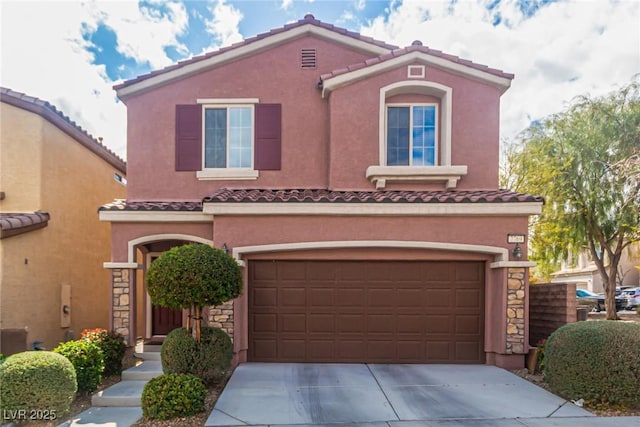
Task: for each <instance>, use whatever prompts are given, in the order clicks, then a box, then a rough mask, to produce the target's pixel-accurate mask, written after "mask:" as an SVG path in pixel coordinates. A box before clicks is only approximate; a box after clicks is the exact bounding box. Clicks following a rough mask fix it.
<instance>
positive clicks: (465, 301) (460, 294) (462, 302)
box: [455, 289, 480, 309]
mask: <svg viewBox="0 0 640 427" xmlns="http://www.w3.org/2000/svg"><path fill="white" fill-rule="evenodd" d="M455 292H456V307H466V308H476V309H479V308H480V289H456V291H455Z"/></svg>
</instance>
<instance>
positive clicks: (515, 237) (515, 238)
mask: <svg viewBox="0 0 640 427" xmlns="http://www.w3.org/2000/svg"><path fill="white" fill-rule="evenodd" d="M525 237H526V236H525V235H524V234H511V233H509V234H507V243H511V244H513V243H515V245H516V247H515V248H513V250H512V251H511V254H512V255H513V257H514V258H515V259H521V258H522V248H521V247H520V243H524V241H525Z"/></svg>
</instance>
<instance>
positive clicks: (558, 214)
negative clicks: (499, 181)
mask: <svg viewBox="0 0 640 427" xmlns="http://www.w3.org/2000/svg"><path fill="white" fill-rule="evenodd" d="M506 161H507V162H508V166H507V169H506V174H504V175H503V184H505V185H507V186H510V187H511V188H512V189H514V190H516V191H521V192H526V193H534V194H540V195H542V196H544V198H545V205H544V206H543V210H542V215H541V216H539V217H537V218H535V219H533V220H532V223H531V226H532V227H531V233H532V236H531V246H532V259H534V260H535V261H537V262H538V263H539V267H540V270H541V272H542V273H543V274H547V275H548V273H550V272H551V271H553V270H554V268H556V267H557V266H558V265H559V262H560V261H561V260H563V259H567V256H568V254H569V253H570V252H573V253H576V252H580V251H583V250H587V251H588V252H589V253H590V255H591V257H592V259H593V261H594V263H595V265H596V266H597V269H598V272H599V274H600V276H601V278H602V282H603V285H604V290H605V306H606V309H607V319H616V318H617V314H616V311H615V288H616V283H617V276H618V274H619V269H618V265H619V262H620V258H621V256H622V254H623V252H624V251H625V250H626V249H627V248H628V247H629V246H630V245H631V244H632V243H634V242H637V241H639V240H640V81H639V80H638V78H635V79H634V80H633V81H632V82H631V83H630V84H628V85H626V86H624V87H623V88H621V89H620V90H618V91H616V92H613V93H611V94H609V95H607V96H602V97H597V98H590V97H587V96H583V97H579V98H577V99H576V100H575V102H574V103H573V105H571V106H570V107H569V108H568V109H567V110H566V111H564V112H561V113H558V114H555V115H552V116H550V117H548V118H546V119H545V120H543V121H541V122H539V123H536V124H535V125H534V126H531V127H530V128H529V129H527V130H526V131H525V132H524V133H523V134H522V135H521V138H520V140H519V141H518V142H517V143H516V144H515V145H513V146H511V147H510V148H509V149H508V151H507V155H506Z"/></svg>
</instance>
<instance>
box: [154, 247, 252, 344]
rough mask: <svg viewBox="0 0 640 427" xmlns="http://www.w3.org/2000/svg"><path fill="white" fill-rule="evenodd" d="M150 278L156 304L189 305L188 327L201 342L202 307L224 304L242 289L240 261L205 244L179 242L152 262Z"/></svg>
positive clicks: (167, 305) (182, 306)
mask: <svg viewBox="0 0 640 427" xmlns="http://www.w3.org/2000/svg"><path fill="white" fill-rule="evenodd" d="M146 280H147V291H148V292H149V297H150V298H151V301H153V303H154V304H156V305H159V306H161V307H168V308H173V309H184V308H188V309H189V313H190V314H189V317H190V319H189V324H188V325H187V329H189V330H190V332H191V333H192V334H193V337H194V338H195V339H196V341H198V342H200V324H201V320H202V308H203V307H205V306H216V305H219V304H222V303H223V302H226V301H229V300H231V299H233V298H236V297H237V296H238V295H240V292H241V291H242V272H241V270H240V266H239V265H238V263H237V262H236V261H235V260H234V259H233V258H232V257H231V256H229V255H227V254H226V253H225V252H223V251H221V250H220V249H215V248H212V247H211V246H207V245H204V244H189V245H183V246H176V247H174V248H171V249H170V250H168V251H166V252H163V253H162V254H161V255H160V256H159V257H158V258H157V259H156V260H155V261H154V262H153V263H152V264H151V265H150V266H149V270H148V271H147V277H146ZM191 317H193V320H194V322H193V327H192V325H191Z"/></svg>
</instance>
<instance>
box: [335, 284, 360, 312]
mask: <svg viewBox="0 0 640 427" xmlns="http://www.w3.org/2000/svg"><path fill="white" fill-rule="evenodd" d="M358 283H360V282H358ZM366 301H367V300H366V292H365V289H364V287H363V286H362V285H360V286H359V287H355V286H354V287H353V288H351V289H338V301H337V305H338V306H341V307H363V306H364V305H365V303H366Z"/></svg>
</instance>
